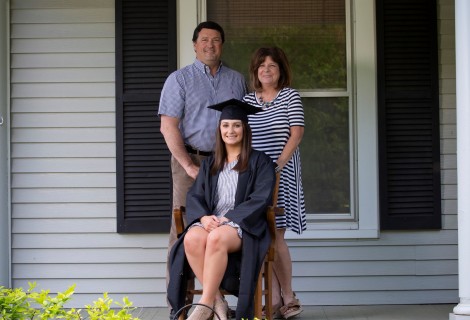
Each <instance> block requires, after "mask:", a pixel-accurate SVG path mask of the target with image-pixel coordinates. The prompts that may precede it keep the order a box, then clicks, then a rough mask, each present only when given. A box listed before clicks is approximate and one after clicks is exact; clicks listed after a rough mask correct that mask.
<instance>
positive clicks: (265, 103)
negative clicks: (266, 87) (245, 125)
mask: <svg viewBox="0 0 470 320" xmlns="http://www.w3.org/2000/svg"><path fill="white" fill-rule="evenodd" d="M276 99H277V95H276V96H275V97H274V99H272V100H271V101H264V99H263V96H262V95H261V94H260V96H259V98H258V100H259V104H260V105H261V109H263V110H266V109H268V108H270V107H272V106H273V105H274V102H276Z"/></svg>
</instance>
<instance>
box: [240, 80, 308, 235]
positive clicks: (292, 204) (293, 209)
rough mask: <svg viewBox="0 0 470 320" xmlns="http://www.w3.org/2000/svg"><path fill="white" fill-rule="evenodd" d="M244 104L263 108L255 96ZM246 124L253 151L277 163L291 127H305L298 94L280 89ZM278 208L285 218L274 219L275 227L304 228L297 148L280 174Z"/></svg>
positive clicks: (297, 231)
mask: <svg viewBox="0 0 470 320" xmlns="http://www.w3.org/2000/svg"><path fill="white" fill-rule="evenodd" d="M243 101H245V102H247V103H249V104H251V105H254V106H257V107H260V108H261V107H263V105H262V104H261V103H260V102H259V101H258V99H257V97H256V95H255V93H249V94H247V95H246V96H245V97H244V98H243ZM249 124H250V127H251V129H252V131H253V148H254V149H256V150H260V151H263V152H265V153H266V154H267V155H269V156H270V157H271V158H272V159H273V161H276V160H277V159H278V157H279V155H280V154H281V153H282V150H283V149H284V146H285V144H286V143H287V140H288V139H289V137H290V127H291V126H302V127H303V126H304V110H303V107H302V101H301V99H300V95H299V93H298V92H297V91H296V90H295V89H292V88H284V89H282V90H281V91H280V92H279V94H278V96H277V97H276V99H274V100H273V103H272V105H270V106H269V107H265V110H264V111H262V112H258V113H256V114H254V115H250V116H249ZM277 205H278V207H281V208H284V211H285V215H284V216H281V217H277V218H276V225H277V227H278V228H287V229H290V230H292V231H294V232H296V233H298V234H300V233H302V231H304V230H306V229H307V222H306V214H305V200H304V191H303V187H302V177H301V165H300V152H299V148H297V150H295V152H294V154H293V155H292V158H291V159H290V160H289V162H287V164H286V165H285V166H284V168H283V169H282V171H281V180H280V183H279V197H278V202H277Z"/></svg>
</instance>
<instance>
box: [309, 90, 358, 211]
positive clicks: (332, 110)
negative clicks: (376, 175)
mask: <svg viewBox="0 0 470 320" xmlns="http://www.w3.org/2000/svg"><path fill="white" fill-rule="evenodd" d="M302 103H303V106H304V111H305V133H304V137H303V139H302V143H301V145H300V155H301V161H302V182H303V186H304V193H305V205H306V208H307V212H308V213H349V212H350V166H349V159H350V154H349V103H348V98H303V99H302Z"/></svg>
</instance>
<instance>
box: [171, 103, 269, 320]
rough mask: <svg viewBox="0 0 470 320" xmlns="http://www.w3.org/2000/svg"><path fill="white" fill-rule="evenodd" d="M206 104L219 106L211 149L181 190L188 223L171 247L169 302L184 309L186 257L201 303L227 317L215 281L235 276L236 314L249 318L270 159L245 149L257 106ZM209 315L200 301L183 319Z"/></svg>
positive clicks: (262, 244) (262, 242) (265, 238)
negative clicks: (186, 188)
mask: <svg viewBox="0 0 470 320" xmlns="http://www.w3.org/2000/svg"><path fill="white" fill-rule="evenodd" d="M210 108H212V109H216V110H222V113H221V116H220V120H219V129H218V131H217V135H216V149H215V154H214V155H213V156H210V157H208V158H207V159H205V160H204V161H203V163H202V164H201V168H200V170H199V174H198V176H197V178H196V181H195V182H194V185H193V186H192V187H191V189H190V190H189V192H188V195H187V200H186V214H187V219H188V222H189V226H188V228H187V229H186V230H185V232H184V233H183V235H182V236H181V237H180V238H179V239H178V242H177V244H176V245H175V247H174V249H173V250H172V252H171V257H170V270H171V271H170V272H171V274H170V284H169V288H168V300H169V301H170V303H171V305H172V307H173V308H174V310H179V309H180V308H181V307H183V304H184V292H185V291H186V288H185V287H184V286H185V283H186V281H184V279H183V277H184V275H185V274H187V272H186V271H185V269H184V264H185V263H184V256H186V258H187V261H188V263H189V265H190V267H191V269H192V270H193V272H194V274H195V275H196V278H197V279H198V280H199V282H200V283H201V284H202V288H203V294H202V296H201V299H200V300H199V303H200V304H204V305H207V306H210V307H214V310H215V311H216V312H217V314H218V315H219V316H220V318H221V319H227V317H226V315H227V311H228V305H227V302H226V301H225V300H224V298H223V297H222V295H221V294H220V291H219V287H221V284H222V287H224V282H223V280H224V281H225V282H226V283H230V280H232V279H237V282H238V279H239V286H238V283H237V288H236V289H237V290H238V292H237V295H238V303H237V309H236V318H237V319H242V318H245V319H253V298H254V291H255V285H256V280H257V277H258V275H259V271H260V268H261V265H262V262H263V258H264V256H265V255H266V251H267V249H268V246H269V243H270V236H269V232H268V230H267V222H266V216H265V213H266V208H267V206H268V205H270V204H271V201H272V191H273V188H274V183H275V173H274V165H273V162H272V160H271V158H270V157H268V156H267V155H266V154H264V153H263V152H260V151H256V150H253V149H252V148H251V130H250V127H249V126H248V116H247V114H249V113H254V112H258V111H259V110H258V109H257V108H254V107H253V106H250V105H248V104H246V103H244V102H241V101H239V100H235V99H231V100H229V101H227V102H224V103H221V104H218V105H215V106H211V107H210ZM240 252H241V254H240ZM237 253H238V254H237ZM237 266H241V267H240V268H238V267H237ZM237 269H239V270H237ZM225 289H227V290H229V288H226V287H225ZM211 314H212V311H211V310H210V309H209V308H206V307H204V306H199V305H198V306H196V308H195V309H194V311H193V312H192V313H191V315H190V316H189V318H188V320H206V319H208V318H209V317H210V316H211Z"/></svg>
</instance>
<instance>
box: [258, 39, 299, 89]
mask: <svg viewBox="0 0 470 320" xmlns="http://www.w3.org/2000/svg"><path fill="white" fill-rule="evenodd" d="M266 57H271V59H273V61H274V62H276V63H277V64H278V65H279V75H280V77H279V81H278V83H277V88H276V89H277V90H279V89H282V88H286V87H290V85H291V83H292V71H291V69H290V64H289V60H287V56H286V54H285V53H284V51H283V50H282V49H281V48H279V47H270V48H259V49H258V50H256V51H255V53H254V54H253V56H252V58H251V62H250V86H251V89H252V90H254V91H260V90H261V87H262V86H261V82H260V81H259V79H258V68H259V66H260V65H261V64H262V63H263V62H264V60H266Z"/></svg>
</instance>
